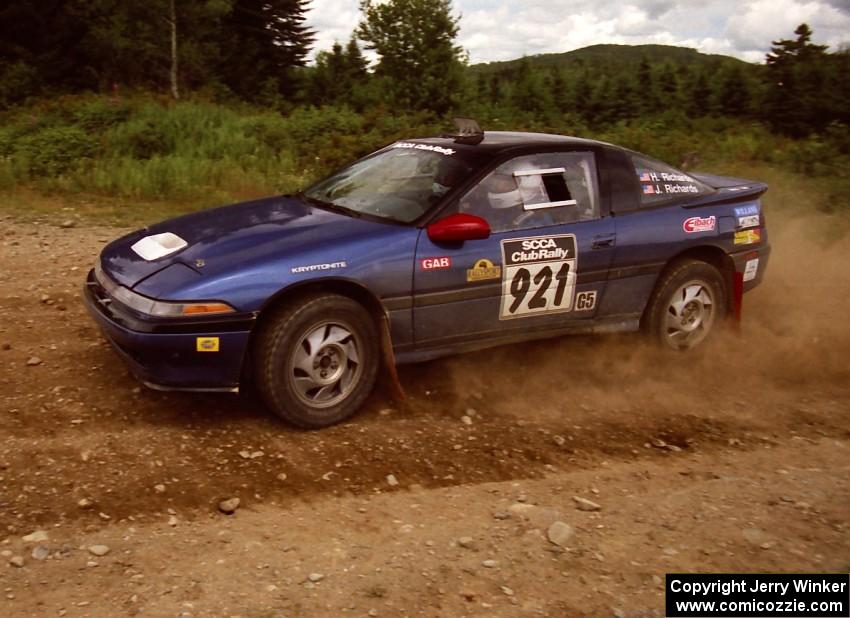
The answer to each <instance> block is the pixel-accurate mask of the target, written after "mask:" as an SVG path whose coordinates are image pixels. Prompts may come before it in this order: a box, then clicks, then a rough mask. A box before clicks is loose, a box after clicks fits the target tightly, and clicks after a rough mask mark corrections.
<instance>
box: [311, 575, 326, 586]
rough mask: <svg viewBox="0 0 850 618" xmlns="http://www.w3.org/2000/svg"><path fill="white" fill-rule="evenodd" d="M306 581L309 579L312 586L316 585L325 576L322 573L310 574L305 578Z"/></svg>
mask: <svg viewBox="0 0 850 618" xmlns="http://www.w3.org/2000/svg"><path fill="white" fill-rule="evenodd" d="M307 579H309V580H310V581H311V582H313V583H314V584H318V583H319V582H320V581H322V580H323V579H325V576H324V575H323V574H322V573H310V574H309V575H308V576H307Z"/></svg>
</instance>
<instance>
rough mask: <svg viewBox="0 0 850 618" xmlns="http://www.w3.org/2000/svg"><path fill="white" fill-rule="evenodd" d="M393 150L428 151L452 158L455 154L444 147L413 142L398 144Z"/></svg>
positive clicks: (394, 145)
mask: <svg viewBox="0 0 850 618" xmlns="http://www.w3.org/2000/svg"><path fill="white" fill-rule="evenodd" d="M392 147H393V148H407V149H410V150H427V151H428V152H436V153H438V154H441V155H446V156H451V155H453V154H454V153H455V151H454V150H452V149H451V148H443V147H442V146H432V145H431V144H414V143H413V142H398V143H396V144H393V145H392Z"/></svg>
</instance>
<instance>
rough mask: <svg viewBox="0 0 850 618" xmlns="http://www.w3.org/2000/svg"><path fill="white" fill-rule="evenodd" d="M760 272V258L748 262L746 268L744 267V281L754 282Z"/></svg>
mask: <svg viewBox="0 0 850 618" xmlns="http://www.w3.org/2000/svg"><path fill="white" fill-rule="evenodd" d="M758 272H759V260H758V258H756V259H754V260H747V264H746V266H744V281H752V280H753V279H755V278H756V275H757V274H758Z"/></svg>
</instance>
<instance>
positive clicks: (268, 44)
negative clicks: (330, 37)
mask: <svg viewBox="0 0 850 618" xmlns="http://www.w3.org/2000/svg"><path fill="white" fill-rule="evenodd" d="M306 10H307V0H233V10H232V11H231V12H230V14H229V15H228V16H227V17H226V18H225V20H224V23H223V31H224V32H223V41H222V51H221V57H220V62H219V72H220V75H221V78H222V80H223V81H224V83H225V84H226V85H227V86H228V87H229V88H230V89H231V90H232V91H233V92H235V93H236V94H238V95H240V96H241V97H243V98H245V99H249V100H250V99H257V98H258V97H259V96H260V95H261V93H265V94H266V95H271V94H274V93H279V94H282V95H283V96H291V95H292V94H293V93H294V92H295V90H296V87H297V84H296V83H295V73H294V71H293V68H295V67H299V66H303V65H304V61H305V59H306V56H307V53H308V52H309V50H310V46H311V45H312V43H313V40H314V33H313V31H311V30H310V29H308V28H307V27H306V26H305V25H304V19H305V15H304V14H305V12H306Z"/></svg>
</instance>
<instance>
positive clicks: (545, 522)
mask: <svg viewBox="0 0 850 618" xmlns="http://www.w3.org/2000/svg"><path fill="white" fill-rule="evenodd" d="M508 511H510V512H511V514H513V515H518V516H519V517H522V518H523V519H525V520H527V521H528V522H529V523H530V524H531V525H532V526H535V527H537V528H543V529H545V528H548V527H549V526H551V525H552V524H553V523H555V522H556V521H558V520H560V519H562V518H563V514H562V513H561V512H560V511H558V510H556V509H552V508H548V507H543V506H536V505H534V504H523V503H521V502H517V503H515V504H512V505H511V506H510V507H508Z"/></svg>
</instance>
